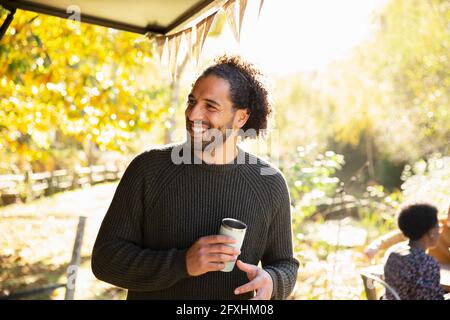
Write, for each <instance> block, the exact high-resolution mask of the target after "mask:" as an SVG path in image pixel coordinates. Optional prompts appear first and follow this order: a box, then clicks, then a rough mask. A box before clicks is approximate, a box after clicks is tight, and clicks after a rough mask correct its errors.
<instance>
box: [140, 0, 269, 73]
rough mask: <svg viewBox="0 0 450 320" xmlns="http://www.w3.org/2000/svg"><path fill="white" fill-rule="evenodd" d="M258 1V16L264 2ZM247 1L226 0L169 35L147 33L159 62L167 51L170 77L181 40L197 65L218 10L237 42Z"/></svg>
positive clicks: (175, 67) (176, 60)
mask: <svg viewBox="0 0 450 320" xmlns="http://www.w3.org/2000/svg"><path fill="white" fill-rule="evenodd" d="M259 1H260V3H259V10H258V16H259V15H260V14H261V10H262V7H263V4H264V0H259ZM247 3H248V0H228V1H226V2H225V4H224V5H223V6H222V7H221V8H218V9H217V11H215V12H214V13H212V14H211V15H209V16H207V17H206V18H204V19H203V20H201V21H200V22H198V23H197V24H196V25H194V26H192V27H190V28H187V29H185V30H182V31H179V32H177V33H175V34H171V35H154V34H147V37H148V38H149V39H150V40H152V41H155V44H156V48H157V54H158V57H159V61H160V62H161V61H162V57H163V54H164V52H166V53H168V64H169V69H170V75H171V78H172V79H175V78H176V72H177V66H178V54H179V49H180V46H181V43H182V42H183V41H185V43H186V44H187V48H188V55H189V57H191V58H193V59H194V63H195V65H196V66H197V65H198V62H199V58H200V55H201V52H202V49H203V45H204V43H205V40H206V37H207V36H208V33H209V31H210V29H211V26H212V25H213V23H214V19H215V17H216V15H217V14H218V12H219V11H220V10H223V11H224V12H225V15H226V20H227V23H228V25H229V27H230V29H231V31H232V33H233V35H234V37H235V39H236V41H237V42H238V43H239V42H240V37H241V29H242V22H243V20H244V15H245V10H246V9H247Z"/></svg>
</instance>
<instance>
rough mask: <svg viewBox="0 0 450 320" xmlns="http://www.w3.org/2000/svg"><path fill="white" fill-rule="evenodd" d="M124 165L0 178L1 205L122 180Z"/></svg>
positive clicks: (8, 175) (9, 175) (79, 168)
mask: <svg viewBox="0 0 450 320" xmlns="http://www.w3.org/2000/svg"><path fill="white" fill-rule="evenodd" d="M124 171H125V166H123V165H122V166H115V165H106V166H91V167H78V168H75V169H72V170H68V169H61V170H55V171H45V172H37V173H35V172H31V171H29V172H26V173H25V174H7V175H0V206H1V205H7V204H10V203H15V202H17V201H18V200H20V201H22V202H28V201H31V200H34V199H37V198H39V197H43V196H49V195H52V194H55V193H57V192H60V191H66V190H73V189H77V188H80V187H86V186H92V185H95V184H98V183H102V182H110V181H116V180H119V179H120V178H121V177H122V175H123V172H124Z"/></svg>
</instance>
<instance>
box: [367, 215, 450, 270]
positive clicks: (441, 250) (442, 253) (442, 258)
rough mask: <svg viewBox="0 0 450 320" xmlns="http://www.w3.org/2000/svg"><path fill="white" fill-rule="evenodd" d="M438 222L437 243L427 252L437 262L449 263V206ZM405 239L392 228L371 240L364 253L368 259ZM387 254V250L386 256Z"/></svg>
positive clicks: (405, 239)
mask: <svg viewBox="0 0 450 320" xmlns="http://www.w3.org/2000/svg"><path fill="white" fill-rule="evenodd" d="M439 224H440V225H441V231H440V234H439V239H438V243H437V245H436V247H434V248H431V249H430V250H428V254H429V255H430V256H432V257H434V258H435V259H436V260H437V261H438V262H439V263H442V264H450V206H449V208H448V213H447V216H446V217H445V218H441V219H439ZM407 240H408V239H407V238H406V237H405V236H404V235H403V233H402V232H401V231H400V230H394V231H391V232H389V233H387V234H385V235H383V236H381V237H379V238H377V239H375V240H374V241H372V242H371V243H370V244H369V245H368V246H367V247H366V249H365V251H364V253H365V255H366V256H367V257H368V258H369V259H373V258H374V257H375V255H376V254H377V253H378V252H379V251H382V250H386V249H388V248H389V247H391V246H393V245H394V244H397V243H399V242H402V241H407ZM387 254H388V252H387V253H386V256H387Z"/></svg>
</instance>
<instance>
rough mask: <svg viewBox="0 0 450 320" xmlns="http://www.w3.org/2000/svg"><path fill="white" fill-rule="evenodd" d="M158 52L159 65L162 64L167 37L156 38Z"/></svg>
mask: <svg viewBox="0 0 450 320" xmlns="http://www.w3.org/2000/svg"><path fill="white" fill-rule="evenodd" d="M155 43H156V52H157V53H158V58H159V63H160V64H161V63H162V57H163V53H164V48H165V47H166V43H167V37H164V36H161V37H155Z"/></svg>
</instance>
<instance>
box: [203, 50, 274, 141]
mask: <svg viewBox="0 0 450 320" xmlns="http://www.w3.org/2000/svg"><path fill="white" fill-rule="evenodd" d="M211 75H213V76H216V77H218V78H221V79H224V80H226V81H228V83H229V85H230V99H231V102H232V103H233V107H234V108H236V109H248V110H249V113H250V116H249V118H248V120H247V122H246V123H245V125H244V126H243V127H242V130H243V131H244V132H245V134H244V137H249V138H256V137H259V136H261V135H262V130H264V129H267V127H268V122H269V116H270V115H271V113H272V106H271V105H270V102H269V97H268V95H269V94H268V91H267V89H266V87H265V85H264V84H263V82H262V79H261V78H262V73H261V72H260V71H259V70H258V69H257V68H256V67H255V66H254V65H253V64H251V63H249V62H245V61H244V60H242V58H241V57H239V56H227V55H224V56H221V57H219V58H217V59H216V60H215V63H214V65H212V66H210V67H208V68H207V69H206V70H205V71H204V72H203V73H202V75H201V76H200V77H207V76H211ZM251 129H253V130H254V131H253V130H251ZM247 130H250V131H247Z"/></svg>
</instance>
